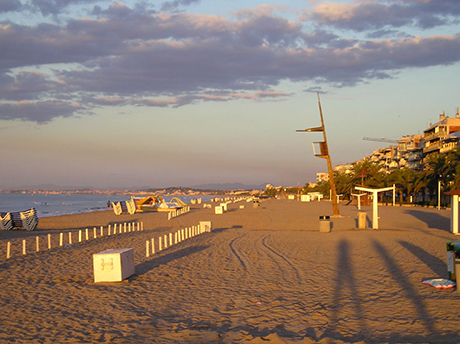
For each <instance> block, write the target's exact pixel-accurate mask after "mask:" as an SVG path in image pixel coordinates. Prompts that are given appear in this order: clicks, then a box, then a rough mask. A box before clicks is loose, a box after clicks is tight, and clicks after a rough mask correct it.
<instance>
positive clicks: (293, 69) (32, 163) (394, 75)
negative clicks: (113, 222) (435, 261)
mask: <svg viewBox="0 0 460 344" xmlns="http://www.w3.org/2000/svg"><path fill="white" fill-rule="evenodd" d="M459 15H460V2H458V1H453V0H441V1H440V0H437V1H434V0H411V1H407V0H385V1H383V0H366V1H364V0H356V1H348V0H335V1H317V0H315V1H292V0H288V1H283V2H279V1H274V0H270V1H255V0H247V1H244V2H243V1H240V0H236V1H231V2H226V1H210V0H187V1H182V0H180V1H135V0H127V1H117V2H115V1H106V0H101V1H91V2H87V1H80V0H68V1H58V0H51V1H50V0H46V1H45V0H34V1H32V0H12V1H8V2H2V3H0V46H1V47H2V49H0V140H1V149H0V152H1V156H2V172H1V178H0V188H2V189H11V188H17V187H21V186H27V185H45V184H53V185H58V186H65V185H71V186H77V187H78V186H82V187H85V186H89V187H92V188H96V189H105V188H119V189H122V188H136V187H145V186H150V187H152V188H160V187H169V186H184V187H192V186H195V185H203V184H225V183H242V184H245V185H260V184H265V183H271V184H273V185H291V186H292V185H297V184H300V185H304V184H305V183H307V182H314V181H315V178H316V173H318V172H325V171H326V170H327V167H326V164H325V161H324V160H323V159H318V158H315V157H314V156H313V152H312V147H311V146H312V142H315V141H321V139H322V138H321V135H318V134H317V133H316V134H315V133H308V134H305V133H304V134H301V133H296V132H295V130H296V129H304V128H309V127H314V126H317V125H319V124H320V123H319V122H320V119H319V112H318V104H317V96H316V92H319V93H320V96H321V103H322V109H323V114H324V119H325V125H326V131H327V135H328V142H329V148H330V153H331V158H332V164H333V165H334V166H335V165H339V164H347V163H351V162H353V161H356V160H359V159H361V158H362V157H364V156H367V155H370V154H371V153H372V152H373V151H374V150H375V149H376V148H381V147H384V146H385V145H386V143H384V142H382V143H378V142H372V141H364V140H363V137H376V138H379V137H386V138H390V139H399V138H401V137H402V136H404V135H411V134H421V133H422V132H423V130H424V129H426V128H427V127H428V126H429V123H435V122H437V121H438V119H439V114H440V113H442V112H443V111H445V112H446V115H447V116H450V117H453V116H455V113H456V109H457V107H458V106H460V99H459V97H458V85H457V83H458V82H457V75H460V64H459V61H460V24H459V21H458V17H459Z"/></svg>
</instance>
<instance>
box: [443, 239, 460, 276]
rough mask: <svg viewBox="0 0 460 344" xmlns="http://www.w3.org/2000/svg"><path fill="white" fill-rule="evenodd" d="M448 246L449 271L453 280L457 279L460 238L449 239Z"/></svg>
mask: <svg viewBox="0 0 460 344" xmlns="http://www.w3.org/2000/svg"><path fill="white" fill-rule="evenodd" d="M446 247H447V272H448V274H449V279H450V280H451V281H455V280H456V271H455V270H456V269H455V265H456V264H455V259H460V240H454V241H448V242H447V244H446Z"/></svg>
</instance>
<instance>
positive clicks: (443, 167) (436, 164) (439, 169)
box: [425, 153, 450, 201]
mask: <svg viewBox="0 0 460 344" xmlns="http://www.w3.org/2000/svg"><path fill="white" fill-rule="evenodd" d="M425 171H426V178H427V180H428V183H427V189H428V192H429V194H430V201H432V200H433V195H434V194H435V193H436V190H437V188H438V182H439V181H440V182H441V183H442V184H443V185H448V182H447V181H448V179H449V175H450V173H449V172H450V166H449V163H448V160H447V154H442V153H432V154H430V155H428V157H427V158H426V168H425Z"/></svg>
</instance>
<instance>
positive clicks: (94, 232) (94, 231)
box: [93, 227, 97, 239]
mask: <svg viewBox="0 0 460 344" xmlns="http://www.w3.org/2000/svg"><path fill="white" fill-rule="evenodd" d="M96 230H97V229H96V227H94V228H93V234H94V239H96V238H97V233H96Z"/></svg>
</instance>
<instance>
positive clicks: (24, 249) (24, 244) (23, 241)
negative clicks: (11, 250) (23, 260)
mask: <svg viewBox="0 0 460 344" xmlns="http://www.w3.org/2000/svg"><path fill="white" fill-rule="evenodd" d="M22 254H23V255H26V254H27V252H26V241H25V240H22Z"/></svg>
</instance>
